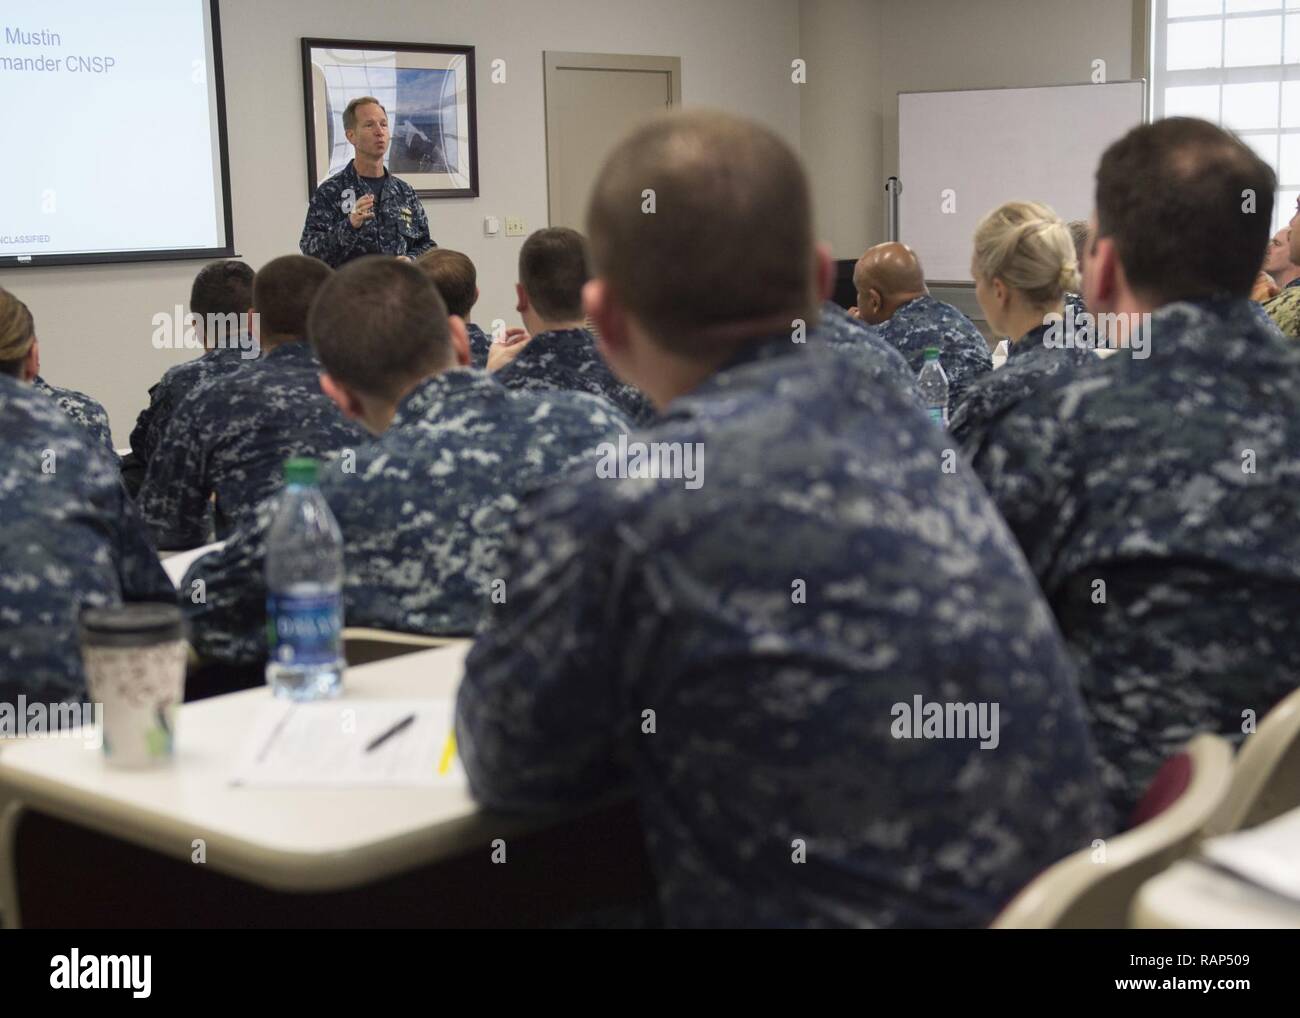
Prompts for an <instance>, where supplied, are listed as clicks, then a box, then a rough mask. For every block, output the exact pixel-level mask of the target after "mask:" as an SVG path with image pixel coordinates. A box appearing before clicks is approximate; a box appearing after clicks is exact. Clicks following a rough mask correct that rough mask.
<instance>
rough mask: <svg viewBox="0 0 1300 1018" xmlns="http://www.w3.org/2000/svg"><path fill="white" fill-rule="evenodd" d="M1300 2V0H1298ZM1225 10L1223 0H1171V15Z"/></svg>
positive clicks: (1188, 16)
mask: <svg viewBox="0 0 1300 1018" xmlns="http://www.w3.org/2000/svg"><path fill="white" fill-rule="evenodd" d="M1296 3H1297V4H1300V0H1296ZM1222 10H1223V4H1222V2H1221V0H1169V17H1171V18H1193V17H1195V16H1196V15H1198V14H1218V13H1220V12H1221V11H1222Z"/></svg>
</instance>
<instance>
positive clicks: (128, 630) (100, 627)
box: [81, 602, 185, 646]
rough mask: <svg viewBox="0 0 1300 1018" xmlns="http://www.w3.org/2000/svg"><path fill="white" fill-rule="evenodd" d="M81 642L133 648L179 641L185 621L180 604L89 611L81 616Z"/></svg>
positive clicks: (93, 609) (145, 605) (131, 605)
mask: <svg viewBox="0 0 1300 1018" xmlns="http://www.w3.org/2000/svg"><path fill="white" fill-rule="evenodd" d="M81 632H82V640H83V641H84V642H85V643H89V644H97V645H100V646H103V645H109V646H134V645H139V644H145V643H164V642H167V641H170V640H180V639H183V638H184V635H185V624H184V619H183V618H182V616H181V610H180V608H179V607H178V606H177V605H174V604H165V603H162V602H139V603H136V604H118V605H112V606H110V607H107V608H87V609H86V610H85V611H83V612H82V613H81Z"/></svg>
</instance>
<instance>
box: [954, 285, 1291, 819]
mask: <svg viewBox="0 0 1300 1018" xmlns="http://www.w3.org/2000/svg"><path fill="white" fill-rule="evenodd" d="M1149 342H1150V345H1149V347H1148V349H1149V351H1150V356H1149V357H1148V358H1146V359H1139V358H1134V357H1132V356H1130V354H1129V353H1128V352H1127V351H1120V352H1119V353H1116V354H1115V355H1114V356H1112V357H1110V358H1109V359H1107V360H1099V361H1098V362H1097V363H1094V364H1092V365H1089V366H1088V367H1087V368H1085V369H1083V370H1081V371H1080V372H1079V373H1078V374H1076V375H1075V376H1074V377H1073V378H1072V379H1071V378H1069V377H1067V378H1065V379H1064V380H1063V381H1062V382H1060V383H1058V384H1052V385H1050V386H1049V387H1047V388H1045V389H1044V390H1042V391H1040V392H1038V393H1037V394H1035V395H1034V396H1032V397H1031V398H1030V399H1028V400H1026V401H1025V402H1023V403H1022V404H1021V405H1020V406H1018V407H1017V408H1015V410H1014V411H1013V412H1010V413H1008V414H1006V415H1004V417H1003V418H1002V419H1001V420H1000V421H998V422H997V423H996V425H995V426H993V427H992V428H991V429H990V433H989V434H988V436H987V437H986V439H985V441H984V443H983V446H982V448H981V450H980V452H979V455H978V457H977V458H976V460H975V468H976V470H977V472H978V473H979V474H980V476H981V478H982V479H983V480H984V483H985V485H986V486H987V488H988V490H989V492H990V493H991V494H992V495H993V498H994V500H995V501H996V502H997V504H998V506H999V508H1000V509H1001V510H1002V512H1003V515H1004V516H1005V517H1006V519H1007V521H1008V523H1010V525H1011V528H1012V530H1013V531H1014V532H1015V534H1016V537H1017V538H1018V539H1019V540H1020V543H1021V545H1022V547H1023V548H1024V551H1025V555H1026V557H1027V558H1028V560H1029V564H1030V566H1031V567H1032V568H1033V569H1034V571H1035V572H1036V573H1037V575H1038V579H1039V582H1040V583H1041V585H1042V588H1043V590H1044V592H1045V593H1046V594H1047V598H1048V601H1049V602H1050V603H1051V605H1052V608H1053V610H1054V611H1055V613H1056V617H1057V620H1058V622H1059V623H1060V626H1061V630H1062V632H1063V633H1064V635H1065V638H1066V641H1067V643H1068V645H1069V646H1070V648H1071V650H1072V651H1073V653H1074V656H1075V657H1076V659H1077V661H1078V662H1079V665H1080V682H1081V687H1082V690H1083V694H1084V700H1085V703H1086V705H1087V707H1088V710H1089V714H1090V720H1091V722H1092V725H1093V734H1094V737H1095V739H1096V742H1097V746H1098V750H1099V752H1100V754H1101V757H1102V760H1103V764H1104V770H1103V779H1104V780H1105V782H1106V785H1107V789H1108V793H1109V794H1110V796H1111V798H1112V801H1113V803H1114V805H1115V806H1116V807H1117V808H1118V809H1120V810H1127V809H1128V808H1129V807H1130V806H1131V805H1132V804H1133V803H1134V802H1135V801H1136V800H1137V799H1138V798H1139V797H1140V795H1141V793H1142V791H1143V790H1144V789H1145V787H1146V785H1147V783H1148V781H1149V780H1150V778H1151V777H1152V775H1153V774H1154V772H1155V771H1156V770H1157V769H1158V767H1159V765H1160V763H1161V762H1162V761H1163V760H1164V759H1165V758H1166V757H1168V756H1169V755H1171V754H1173V753H1175V752H1177V751H1178V750H1179V749H1180V747H1181V746H1182V745H1183V743H1184V742H1186V740H1187V739H1189V738H1190V737H1191V736H1192V735H1194V734H1195V733H1197V732H1202V731H1209V732H1218V733H1220V734H1222V735H1224V736H1226V737H1228V738H1230V739H1232V740H1233V741H1234V742H1238V741H1240V739H1241V738H1242V728H1243V718H1244V715H1243V712H1244V711H1253V712H1255V714H1254V716H1256V717H1258V718H1262V717H1263V716H1264V714H1265V712H1267V711H1268V709H1269V708H1270V707H1272V706H1273V704H1274V703H1275V702H1276V701H1277V700H1278V699H1280V698H1281V697H1282V696H1283V695H1284V694H1286V693H1288V692H1290V691H1291V690H1292V689H1294V688H1296V684H1297V676H1298V675H1300V626H1297V624H1296V620H1297V618H1300V527H1297V526H1296V520H1297V518H1300V482H1298V481H1297V467H1296V464H1297V462H1300V349H1297V348H1296V347H1295V345H1294V344H1293V343H1291V342H1290V341H1288V340H1287V339H1285V338H1284V337H1282V336H1279V335H1278V334H1277V333H1276V332H1275V331H1273V330H1272V329H1271V328H1269V327H1267V326H1264V325H1262V324H1261V323H1260V322H1259V319H1258V318H1257V317H1256V312H1255V311H1254V310H1253V309H1252V307H1251V302H1250V301H1247V300H1244V299H1227V300H1218V301H1195V302H1179V303H1174V304H1169V305H1166V306H1165V307H1163V308H1161V309H1159V310H1158V311H1156V312H1155V313H1154V314H1153V315H1152V319H1151V330H1150V339H1149Z"/></svg>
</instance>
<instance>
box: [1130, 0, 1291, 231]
mask: <svg viewBox="0 0 1300 1018" xmlns="http://www.w3.org/2000/svg"><path fill="white" fill-rule="evenodd" d="M1151 7H1152V32H1151V40H1152V53H1151V117H1152V119H1159V118H1160V117H1176V116H1187V117H1201V118H1202V119H1205V120H1209V121H1212V122H1213V123H1216V124H1220V125H1222V126H1223V127H1226V128H1229V129H1230V130H1232V131H1235V132H1236V133H1237V134H1238V135H1239V136H1240V137H1241V140H1242V141H1244V142H1245V143H1246V144H1247V145H1249V146H1250V147H1251V148H1253V149H1254V150H1255V151H1256V152H1258V153H1259V155H1260V158H1261V159H1263V160H1264V161H1265V162H1267V163H1268V164H1269V165H1270V166H1272V167H1273V169H1274V171H1275V172H1276V173H1277V178H1278V194H1277V197H1276V200H1275V204H1274V207H1273V217H1274V226H1273V229H1274V232H1276V231H1277V230H1279V229H1281V228H1282V227H1283V226H1285V225H1286V224H1287V222H1288V221H1289V220H1290V219H1291V215H1292V213H1293V212H1294V211H1295V207H1296V198H1297V196H1300V0H1152V4H1151Z"/></svg>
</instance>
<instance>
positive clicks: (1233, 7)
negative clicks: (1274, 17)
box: [1225, 0, 1282, 14]
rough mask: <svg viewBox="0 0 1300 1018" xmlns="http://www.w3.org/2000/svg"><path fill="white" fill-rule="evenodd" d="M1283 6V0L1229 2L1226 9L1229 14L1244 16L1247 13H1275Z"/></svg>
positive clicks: (1230, 0) (1239, 0) (1234, 0)
mask: <svg viewBox="0 0 1300 1018" xmlns="http://www.w3.org/2000/svg"><path fill="white" fill-rule="evenodd" d="M1281 6H1282V0H1228V4H1227V7H1226V8H1225V9H1226V10H1227V12H1228V13H1229V14H1243V13H1245V12H1246V11H1275V10H1277V9H1278V8H1279V7H1281Z"/></svg>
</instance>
